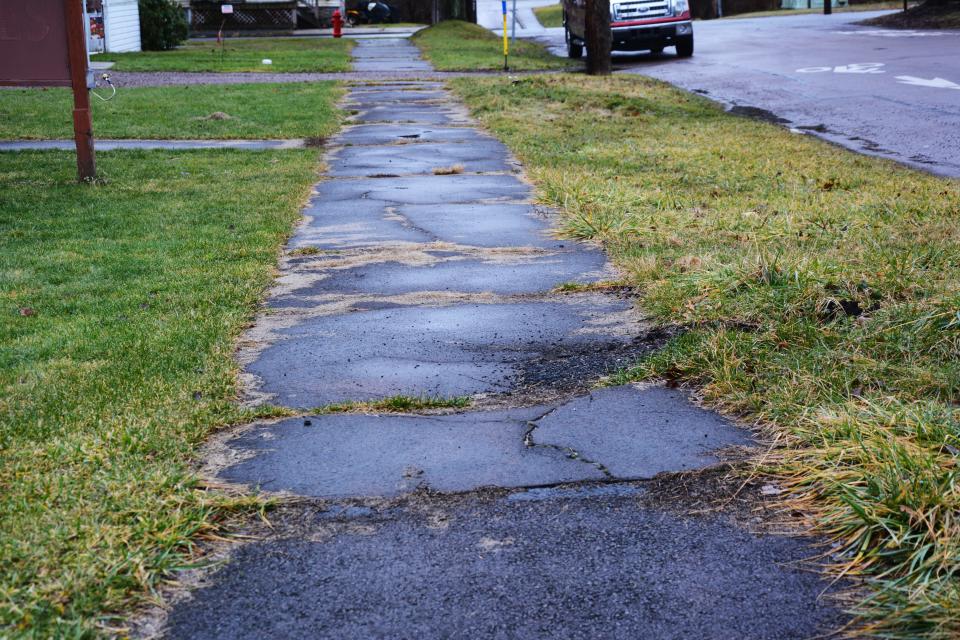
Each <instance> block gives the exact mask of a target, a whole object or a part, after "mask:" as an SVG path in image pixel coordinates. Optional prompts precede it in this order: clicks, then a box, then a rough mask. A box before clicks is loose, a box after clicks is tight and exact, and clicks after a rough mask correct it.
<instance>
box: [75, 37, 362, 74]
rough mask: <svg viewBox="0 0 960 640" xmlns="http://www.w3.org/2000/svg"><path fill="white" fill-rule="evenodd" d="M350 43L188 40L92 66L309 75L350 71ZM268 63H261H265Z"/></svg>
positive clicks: (103, 57) (108, 57) (106, 57)
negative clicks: (165, 49) (265, 62)
mask: <svg viewBox="0 0 960 640" xmlns="http://www.w3.org/2000/svg"><path fill="white" fill-rule="evenodd" d="M352 48H353V41H352V40H349V39H346V38H344V39H333V38H245V39H232V38H227V39H226V40H225V41H224V43H223V45H222V46H221V45H219V44H217V42H216V41H214V40H202V41H201V40H191V41H189V42H187V43H185V44H184V45H182V46H180V47H178V48H176V49H173V50H172V51H142V52H137V53H101V54H98V55H97V56H96V57H95V58H94V59H95V60H96V61H97V62H107V61H113V62H116V64H115V65H114V66H113V69H112V70H113V71H213V72H221V73H226V72H237V71H253V72H273V73H293V72H313V73H329V72H337V71H349V70H350V49H352ZM265 58H266V59H269V60H272V61H273V64H269V65H267V64H263V60H264V59H265Z"/></svg>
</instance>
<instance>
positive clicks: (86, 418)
mask: <svg viewBox="0 0 960 640" xmlns="http://www.w3.org/2000/svg"><path fill="white" fill-rule="evenodd" d="M316 158H317V154H316V152H315V151H283V152H263V153H249V152H238V151H229V150H218V151H191V152H175V153H174V152H156V151H154V152H145V151H144V152H119V151H113V152H104V153H100V154H98V162H99V167H100V171H101V174H102V176H103V179H102V180H101V182H100V183H99V184H96V185H80V184H77V182H76V165H75V159H74V156H73V154H72V153H64V152H42V153H41V152H22V153H15V154H0V301H2V304H0V594H2V597H0V636H3V637H5V638H14V637H25V638H27V637H29V638H50V637H70V638H87V637H93V636H95V635H97V634H98V633H99V632H102V631H103V630H104V628H106V627H115V626H116V625H119V624H121V623H122V621H121V620H119V619H117V618H114V617H113V616H114V615H115V614H116V613H117V612H119V611H121V610H123V609H125V608H127V607H129V606H130V605H132V604H134V603H136V602H137V601H139V599H140V598H141V597H144V596H145V594H147V593H148V592H149V591H150V590H151V589H152V588H154V587H155V586H157V585H158V583H159V581H160V580H162V579H163V576H164V575H165V574H166V573H167V572H170V571H173V570H176V569H178V568H180V567H184V566H186V565H188V564H189V563H190V562H191V554H192V552H193V550H194V542H195V541H196V540H197V539H198V538H202V537H204V536H205V535H210V534H212V533H213V532H214V531H215V530H216V528H217V523H218V522H219V521H220V519H221V518H222V517H223V516H225V515H226V514H227V513H228V512H229V511H230V510H233V509H239V508H243V509H246V508H249V507H250V506H251V505H252V504H253V503H252V502H251V501H250V500H249V499H243V498H229V497H225V496H220V495H217V494H212V493H209V492H206V491H204V490H203V487H202V486H201V485H200V484H199V483H198V480H197V478H196V477H195V476H194V475H193V474H192V472H191V469H190V463H191V460H192V456H193V451H194V447H195V446H196V445H197V444H198V443H200V442H201V441H202V440H203V439H204V437H205V436H206V434H207V433H208V431H209V430H210V428H211V427H213V426H217V425H221V426H223V425H230V424H239V423H243V422H248V421H250V420H253V419H256V418H262V417H268V416H273V415H277V414H278V413H279V412H278V411H277V410H275V409H269V408H266V409H261V410H257V411H256V412H251V411H246V410H243V409H241V408H239V407H238V406H237V405H235V404H234V402H233V399H234V395H235V373H236V364H235V362H234V360H233V358H232V354H233V349H234V340H235V338H236V336H237V335H238V334H239V332H240V331H241V330H242V329H243V328H244V326H245V325H246V323H247V322H248V321H249V319H250V318H251V316H252V314H253V311H254V309H255V306H256V304H257V302H258V301H259V300H260V298H261V296H262V294H263V291H264V288H265V287H266V286H267V285H268V284H269V282H270V279H271V276H272V272H273V268H274V265H275V261H276V255H277V250H278V248H279V247H280V245H281V244H282V242H283V240H284V238H285V237H286V236H287V234H288V233H289V231H290V228H291V225H292V223H293V221H294V220H295V219H296V217H297V215H298V211H299V208H300V206H301V205H302V203H303V202H304V201H305V200H306V197H307V195H308V192H309V185H310V184H311V183H312V182H313V181H314V180H315V177H316V169H317V160H316Z"/></svg>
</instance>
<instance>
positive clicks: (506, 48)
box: [500, 0, 510, 71]
mask: <svg viewBox="0 0 960 640" xmlns="http://www.w3.org/2000/svg"><path fill="white" fill-rule="evenodd" d="M500 11H501V12H502V13H503V70H504V71H509V70H510V66H509V65H508V64H507V60H508V59H509V58H508V56H509V55H510V47H509V46H508V45H507V0H500Z"/></svg>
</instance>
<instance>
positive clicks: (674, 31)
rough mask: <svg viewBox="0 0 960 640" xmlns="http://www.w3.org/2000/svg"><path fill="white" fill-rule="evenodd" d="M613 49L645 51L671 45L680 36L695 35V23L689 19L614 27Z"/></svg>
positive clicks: (612, 29)
mask: <svg viewBox="0 0 960 640" xmlns="http://www.w3.org/2000/svg"><path fill="white" fill-rule="evenodd" d="M610 30H611V31H612V32H613V49H614V50H615V51H643V50H645V49H653V48H660V47H670V46H673V45H675V44H676V43H677V40H678V39H679V38H686V37H691V36H693V24H692V23H691V22H690V21H689V20H683V21H680V22H667V23H663V22H660V23H654V24H638V25H630V26H625V27H616V26H614V27H612V28H611V29H610Z"/></svg>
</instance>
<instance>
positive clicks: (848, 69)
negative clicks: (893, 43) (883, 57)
mask: <svg viewBox="0 0 960 640" xmlns="http://www.w3.org/2000/svg"><path fill="white" fill-rule="evenodd" d="M882 66H884V64H883V63H882V62H854V63H853V64H845V65H841V66H839V67H804V68H802V69H797V73H826V72H829V71H832V72H833V73H886V71H884V70H883V69H881V68H880V67H882Z"/></svg>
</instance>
